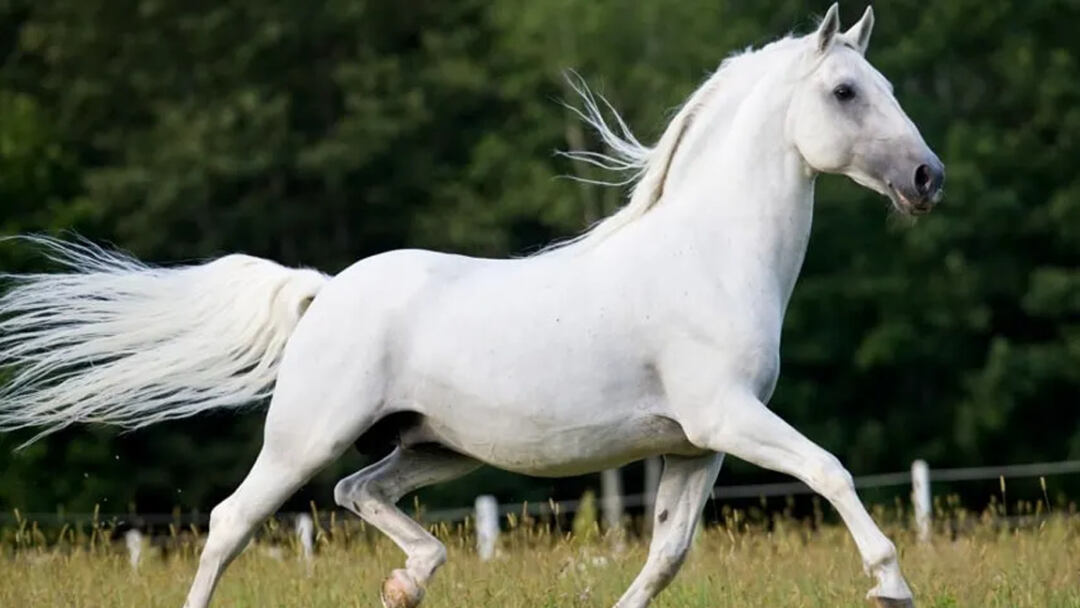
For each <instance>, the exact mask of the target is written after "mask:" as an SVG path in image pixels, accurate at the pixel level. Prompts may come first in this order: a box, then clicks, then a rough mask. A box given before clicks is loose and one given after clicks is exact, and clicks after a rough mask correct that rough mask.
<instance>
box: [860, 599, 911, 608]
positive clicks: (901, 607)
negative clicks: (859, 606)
mask: <svg viewBox="0 0 1080 608" xmlns="http://www.w3.org/2000/svg"><path fill="white" fill-rule="evenodd" d="M869 599H870V605H871V606H874V607H875V608H915V602H913V601H912V600H911V598H906V599H901V600H898V599H894V598H891V597H871V598H869Z"/></svg>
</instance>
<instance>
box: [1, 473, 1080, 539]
mask: <svg viewBox="0 0 1080 608" xmlns="http://www.w3.org/2000/svg"><path fill="white" fill-rule="evenodd" d="M1075 473H1080V460H1067V461H1062V462H1038V463H1030V464H1013V465H1002V466H985V467H964V468H950V469H931V470H930V475H929V478H930V482H931V483H934V482H936V483H947V482H960V481H981V480H997V479H1021V478H1032V477H1051V476H1058V475H1069V474H1075ZM854 481H855V487H856V488H859V489H870V488H885V487H896V486H904V485H912V473H911V472H910V471H897V472H894V473H877V474H872V475H862V476H858V477H855V478H854ZM813 493H814V492H813V490H811V489H810V488H809V487H807V486H806V484H804V483H802V482H798V481H792V482H780V483H762V484H749V485H737V486H722V485H721V486H717V487H715V488H713V491H712V498H713V499H714V500H734V499H746V498H770V497H776V496H798V495H804V494H813ZM650 500H651V496H650V495H649V494H647V493H639V494H630V495H624V496H623V497H622V505H623V507H626V508H642V507H647V506H648V504H649V502H650ZM581 503H582V501H581V500H580V499H575V500H559V501H555V500H549V501H546V502H513V503H504V504H500V505H499V506H498V513H499V515H500V516H502V517H505V516H507V515H511V514H514V515H525V514H527V515H530V516H533V517H550V516H556V515H564V514H571V513H576V512H577V511H578V509H579V508H580V507H581ZM474 512H475V510H474V507H473V506H468V507H458V508H450V509H437V510H432V511H421V512H420V513H419V514H417V516H418V517H419V518H420V519H422V520H423V521H424V522H426V523H443V522H447V523H449V522H460V521H464V520H465V519H467V518H470V517H472V516H473V514H474ZM299 515H300V514H299V513H281V514H279V515H278V517H279V518H280V519H294V518H296V517H298V516H299ZM20 521H23V522H36V523H38V524H39V525H46V526H61V525H64V524H86V523H90V522H94V521H97V522H101V523H107V524H110V525H118V526H131V527H159V526H170V525H172V526H177V527H189V526H205V525H206V524H207V523H209V514H208V513H202V512H173V513H138V514H133V513H63V512H59V513H20V514H15V513H0V524H8V525H11V524H17V523H19V522H20Z"/></svg>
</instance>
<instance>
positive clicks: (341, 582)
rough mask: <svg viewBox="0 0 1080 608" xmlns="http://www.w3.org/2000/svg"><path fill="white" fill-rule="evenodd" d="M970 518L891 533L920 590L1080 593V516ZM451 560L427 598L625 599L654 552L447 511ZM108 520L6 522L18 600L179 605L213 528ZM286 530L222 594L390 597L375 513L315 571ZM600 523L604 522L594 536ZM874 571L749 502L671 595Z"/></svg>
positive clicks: (1032, 599)
mask: <svg viewBox="0 0 1080 608" xmlns="http://www.w3.org/2000/svg"><path fill="white" fill-rule="evenodd" d="M962 523H963V524H964V525H962V526H960V528H961V531H960V532H959V533H956V532H952V533H946V532H944V531H939V532H938V533H937V535H936V536H935V538H934V539H933V541H932V542H931V543H930V544H928V545H920V544H918V543H916V542H915V541H914V538H913V537H912V535H911V533H910V532H909V531H907V530H905V529H903V528H899V527H893V529H889V530H887V533H889V534H890V536H892V538H893V539H894V540H895V541H896V543H897V546H898V547H899V548H900V551H901V555H902V557H901V563H902V566H903V568H904V571H905V574H906V575H907V577H908V580H909V582H910V583H911V586H912V588H913V590H914V591H915V594H916V600H917V603H918V605H920V606H923V607H933V608H950V607H967V606H972V607H975V606H978V607H1002V608H1005V607H1009V608H1057V607H1061V608H1064V607H1070V608H1080V520H1078V518H1076V517H1057V518H1052V519H1049V520H1047V521H1044V522H1042V523H1041V524H1035V525H1028V526H1023V527H1022V528H1021V529H1008V528H1006V527H1003V526H1002V525H1000V521H998V520H991V519H989V518H985V519H982V520H979V518H974V519H972V520H970V521H969V522H966V523H964V522H962ZM437 532H438V533H439V534H440V535H441V536H443V537H444V538H445V539H446V542H447V545H448V547H449V549H450V560H449V562H448V563H447V565H446V566H445V567H444V568H443V569H442V570H441V571H440V572H439V574H438V575H437V576H436V579H435V581H434V583H433V584H432V586H431V587H430V589H429V590H428V595H427V601H426V603H425V604H424V606H426V607H428V608H451V607H452V608H461V607H476V608H489V607H490V608H495V607H498V608H519V607H520V608H524V607H529V608H535V607H545V608H546V607H564V606H566V607H610V606H611V605H612V604H614V602H615V600H616V599H617V598H618V596H619V594H620V593H621V592H622V590H623V589H624V588H625V587H626V586H627V585H628V584H629V583H630V581H631V579H632V578H633V577H634V575H635V573H636V572H637V569H638V568H639V567H640V566H641V564H642V561H643V560H644V555H645V547H644V545H643V544H642V543H641V542H638V541H635V540H629V541H627V542H626V543H625V544H624V547H623V548H622V549H621V550H614V549H613V548H612V546H613V543H612V542H611V541H610V539H602V538H597V537H595V536H594V535H581V536H573V535H562V534H560V533H553V532H551V531H550V529H549V528H546V527H544V526H542V525H537V524H531V525H521V524H519V525H517V526H516V527H515V529H513V530H511V531H510V532H509V533H508V534H506V535H504V538H503V541H502V547H501V554H500V555H499V557H498V558H497V559H495V560H494V561H491V562H486V563H485V562H481V561H479V560H478V559H477V558H476V557H475V556H474V555H473V551H472V548H471V545H472V540H471V537H470V535H469V534H468V533H467V532H463V531H461V529H460V528H459V529H457V530H451V529H448V528H446V527H442V528H440V529H438V530H437ZM109 536H110V533H109V531H108V530H107V529H106V528H101V529H99V530H97V531H92V532H90V533H88V534H87V533H81V534H76V533H74V532H72V531H68V532H67V533H65V536H64V540H63V541H62V542H56V539H55V538H54V539H52V540H51V542H50V539H49V538H48V535H46V534H41V533H38V532H35V531H34V529H33V528H32V527H30V526H23V527H22V529H21V530H16V531H10V530H9V531H7V532H6V533H5V541H6V543H5V546H6V547H7V549H6V550H5V552H4V556H3V559H2V561H0V563H2V564H3V566H2V568H3V577H2V579H0V606H3V607H11V608H14V607H24V606H26V607H39V606H58V607H60V606H63V607H72V608H75V607H98V606H108V607H117V608H146V607H152V606H169V607H173V608H176V607H179V606H180V605H181V604H182V603H183V597H184V594H185V592H186V589H187V585H188V582H189V580H190V578H191V576H192V575H193V574H194V572H195V564H196V558H195V554H196V551H197V546H198V540H197V539H195V540H179V539H180V537H179V536H177V537H175V538H174V540H175V541H176V543H175V544H176V548H175V549H174V550H173V551H171V552H169V553H168V554H167V555H166V554H162V553H160V552H157V551H154V550H153V549H150V550H148V551H147V552H146V554H145V555H144V557H143V559H142V562H141V564H140V567H139V569H138V571H137V572H133V571H132V568H131V566H130V565H129V563H128V558H127V554H126V553H125V552H124V550H123V548H122V544H120V543H119V541H116V540H114V541H112V542H110V541H109ZM275 536H278V537H281V538H285V539H287V538H288V536H287V535H285V534H284V532H283V531H280V530H279V531H277V532H276V533H275V532H274V530H272V529H269V530H268V531H267V532H266V534H264V535H263V538H264V539H267V540H262V541H260V542H257V543H255V544H253V545H252V546H251V547H249V549H248V550H247V551H246V552H245V553H244V554H243V555H242V556H241V557H240V558H239V559H238V560H237V562H235V563H234V565H233V566H232V567H231V568H230V570H229V571H228V573H227V574H226V576H225V578H224V580H223V582H222V584H221V586H220V588H219V592H218V595H217V602H216V604H215V605H216V606H220V607H243V608H254V607H260V608H262V607H279V606H280V607H286V606H287V607H317V608H322V607H335V608H336V607H346V606H354V607H364V608H367V607H375V606H378V605H379V604H378V597H377V590H378V588H379V584H380V582H381V580H382V578H383V577H384V576H385V575H386V574H387V573H388V572H389V571H390V570H391V569H393V568H397V567H400V565H401V564H402V562H403V558H402V555H401V554H400V553H399V552H398V551H397V550H396V549H395V548H394V547H393V546H392V545H391V544H390V543H389V542H387V541H385V540H381V539H380V538H378V537H377V536H376V535H375V534H373V532H372V531H370V530H365V529H363V528H362V527H360V526H353V527H351V528H345V527H343V526H337V527H335V528H332V529H331V532H329V533H328V532H322V533H320V536H319V540H318V543H319V545H318V547H319V552H318V555H317V557H316V559H315V562H314V565H313V566H312V567H311V570H310V572H309V571H308V567H307V566H306V565H305V563H304V562H303V561H302V560H300V559H299V557H298V555H299V553H298V551H297V549H296V546H295V544H294V543H292V542H290V541H288V540H284V541H280V542H273V540H272V539H273V538H274V537H275ZM583 536H585V537H589V536H592V538H583ZM870 587H871V581H870V580H869V579H868V578H867V577H866V576H864V575H863V573H862V570H861V566H860V564H859V560H858V557H857V555H856V552H855V549H854V546H853V544H852V542H851V541H850V539H849V538H848V536H847V533H846V531H845V530H843V529H842V528H840V527H837V526H830V525H823V526H816V525H808V524H806V523H799V522H795V521H793V520H784V519H781V520H778V521H775V522H774V523H773V524H772V525H769V526H765V525H762V524H756V525H754V524H741V523H739V521H738V516H735V517H729V518H728V523H727V524H726V525H723V526H716V527H712V528H709V529H707V530H706V531H705V532H704V533H703V534H701V535H700V536H699V538H698V541H697V542H696V545H695V548H694V550H693V552H692V554H691V557H690V559H689V560H688V562H687V563H686V565H685V567H684V568H683V570H682V572H681V574H680V576H679V577H678V578H677V579H676V581H675V583H674V584H673V585H672V586H671V587H670V588H669V589H668V591H667V592H665V593H664V594H663V595H662V596H661V597H660V599H659V600H658V601H657V602H656V604H655V605H656V606H657V607H658V608H714V607H715V608H719V607H739V608H741V607H751V606H769V607H775V606H792V607H811V606H814V607H828V608H835V607H845V606H865V605H867V604H866V602H865V601H864V599H863V596H864V595H865V593H866V591H867V590H868V589H869V588H870Z"/></svg>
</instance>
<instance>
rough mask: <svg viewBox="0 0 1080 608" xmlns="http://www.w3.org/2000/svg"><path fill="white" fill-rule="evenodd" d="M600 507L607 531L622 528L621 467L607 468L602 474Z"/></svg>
mask: <svg viewBox="0 0 1080 608" xmlns="http://www.w3.org/2000/svg"><path fill="white" fill-rule="evenodd" d="M600 508H601V509H602V510H603V512H604V525H605V526H606V528H607V531H608V532H609V533H611V532H618V531H620V530H622V517H623V501H622V473H621V472H620V471H619V469H607V470H605V471H604V472H603V473H601V474H600Z"/></svg>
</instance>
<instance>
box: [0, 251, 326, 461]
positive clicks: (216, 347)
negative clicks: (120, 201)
mask: <svg viewBox="0 0 1080 608" xmlns="http://www.w3.org/2000/svg"><path fill="white" fill-rule="evenodd" d="M18 238H20V239H24V240H27V241H30V242H32V243H34V244H36V245H38V246H40V247H41V248H43V249H44V251H45V252H46V254H47V255H48V257H49V258H50V259H52V260H53V261H55V262H57V263H59V264H61V265H63V266H64V267H65V268H66V269H67V272H64V273H59V274H25V275H0V281H3V282H5V283H10V284H11V287H10V289H8V290H7V292H6V293H4V294H3V295H0V383H2V384H3V386H2V387H0V430H11V429H17V428H25V427H39V428H42V429H43V430H42V431H41V433H40V434H38V435H37V436H36V437H34V439H32V440H31V441H34V440H37V439H38V438H40V437H42V436H44V435H47V434H49V433H52V432H54V431H56V430H59V429H62V428H64V427H66V426H68V425H71V424H73V423H81V422H102V423H109V424H116V425H120V426H123V427H127V428H138V427H142V426H146V425H149V424H153V423H155V422H160V421H163V420H169V419H173V418H183V417H186V416H191V415H194V414H198V413H200V412H204V411H206V410H210V409H216V408H229V407H239V406H243V405H246V404H251V403H253V402H256V401H258V400H260V399H262V398H263V397H265V396H267V395H268V394H269V392H270V390H271V387H272V385H273V383H274V380H275V378H276V377H277V370H278V365H279V362H280V360H281V354H282V351H283V350H284V348H285V343H286V341H287V340H288V338H289V335H290V334H291V333H292V331H293V329H294V328H295V327H296V324H297V322H299V320H300V317H301V315H302V314H303V313H304V311H305V310H306V309H307V306H308V304H310V303H311V301H312V299H313V298H314V297H315V295H316V294H317V293H318V291H319V289H320V288H321V287H322V286H323V285H324V284H325V283H326V281H327V280H328V277H327V276H326V275H324V274H322V273H319V272H316V271H314V270H306V269H290V268H285V267H283V266H279V265H278V264H275V263H273V262H270V261H267V260H263V259H259V258H254V257H250V256H246V255H230V256H226V257H223V258H220V259H217V260H214V261H211V262H209V263H206V264H202V265H195V266H182V267H175V268H160V267H154V266H148V265H146V264H143V263H142V262H139V261H138V260H136V259H134V258H132V257H129V256H127V255H123V254H119V253H115V252H109V251H105V250H104V249H101V248H99V247H97V246H95V245H92V244H90V243H88V242H85V241H80V242H76V243H72V242H68V241H60V240H56V239H52V238H46V237H18ZM5 376H7V381H6V382H3V380H4V377H5Z"/></svg>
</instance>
